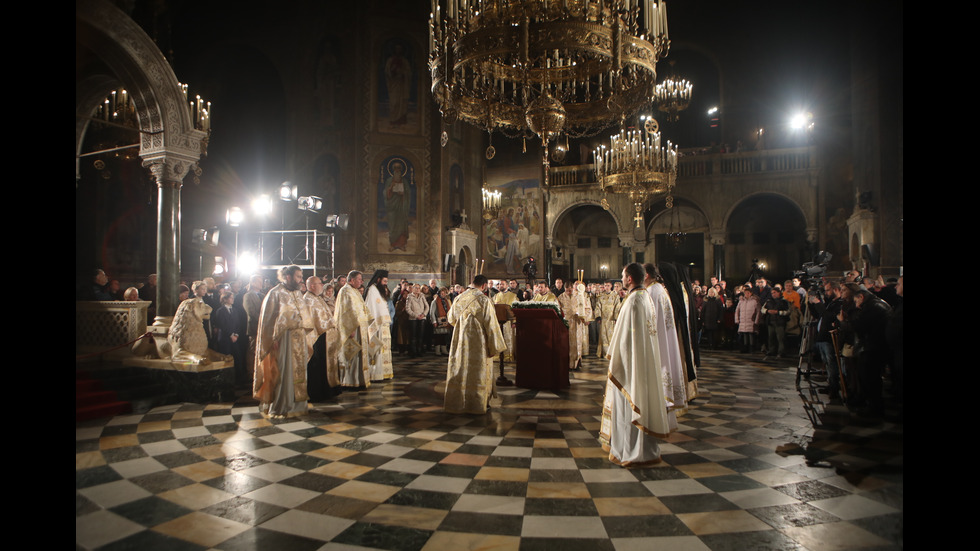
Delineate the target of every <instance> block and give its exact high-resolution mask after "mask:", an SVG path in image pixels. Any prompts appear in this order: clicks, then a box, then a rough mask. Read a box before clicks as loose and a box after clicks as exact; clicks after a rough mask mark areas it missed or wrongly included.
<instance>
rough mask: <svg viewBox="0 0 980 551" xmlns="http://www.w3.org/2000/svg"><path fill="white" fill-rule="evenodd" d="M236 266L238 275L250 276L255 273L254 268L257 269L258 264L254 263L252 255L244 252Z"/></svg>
mask: <svg viewBox="0 0 980 551" xmlns="http://www.w3.org/2000/svg"><path fill="white" fill-rule="evenodd" d="M237 266H238V273H240V274H252V273H255V270H256V268H258V267H259V263H258V261H256V259H255V255H254V254H252V253H250V252H246V253H242V254H241V255H239V257H238V263H237Z"/></svg>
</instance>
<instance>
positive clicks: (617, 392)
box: [599, 263, 670, 467]
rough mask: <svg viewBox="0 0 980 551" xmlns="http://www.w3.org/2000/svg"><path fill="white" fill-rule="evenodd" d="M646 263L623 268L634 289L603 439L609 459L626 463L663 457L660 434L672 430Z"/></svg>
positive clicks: (620, 333)
mask: <svg viewBox="0 0 980 551" xmlns="http://www.w3.org/2000/svg"><path fill="white" fill-rule="evenodd" d="M643 278H644V271H643V266H641V265H639V264H637V263H633V264H630V265H629V266H627V267H626V268H625V269H624V270H623V283H624V287H625V288H626V290H627V291H628V292H629V294H628V295H627V296H626V299H625V300H624V301H623V305H622V308H621V309H620V313H619V319H617V320H616V327H615V329H613V336H612V340H611V342H610V347H609V354H608V357H609V372H608V375H607V380H606V394H605V396H604V399H603V403H602V423H601V424H600V427H599V441H600V443H601V444H602V449H603V450H605V451H607V452H609V460H610V461H612V462H613V463H615V464H617V465H621V466H624V467H640V466H644V465H651V464H654V463H659V462H660V445H659V444H658V443H657V439H656V437H661V438H666V436H667V435H668V434H669V433H670V427H669V421H668V417H667V402H666V400H665V398H664V387H663V380H662V372H661V361H660V351H659V343H658V341H657V331H656V327H657V320H656V316H655V312H654V309H653V302H652V301H651V300H650V298H649V297H648V296H647V293H646V290H644V288H643Z"/></svg>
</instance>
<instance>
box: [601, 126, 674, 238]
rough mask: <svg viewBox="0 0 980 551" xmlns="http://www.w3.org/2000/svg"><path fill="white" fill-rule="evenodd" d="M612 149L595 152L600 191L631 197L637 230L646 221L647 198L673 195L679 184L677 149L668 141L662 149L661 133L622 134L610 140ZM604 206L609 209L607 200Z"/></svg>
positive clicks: (628, 131)
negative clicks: (645, 205)
mask: <svg viewBox="0 0 980 551" xmlns="http://www.w3.org/2000/svg"><path fill="white" fill-rule="evenodd" d="M609 141H610V145H609V147H608V148H607V147H606V146H605V145H600V146H599V147H597V148H596V149H595V152H594V156H595V173H596V180H598V182H599V188H600V189H601V190H602V191H603V193H606V192H612V193H622V194H626V195H628V196H629V199H630V202H632V203H633V209H634V211H635V213H634V216H633V219H634V220H635V221H636V227H638V228H639V227H641V226H640V223H641V222H642V221H643V204H644V203H645V202H646V200H647V198H648V197H650V196H652V195H655V194H658V193H667V198H668V201H670V199H671V197H670V194H671V192H672V190H673V189H674V186H675V185H676V183H677V146H676V145H672V144H671V143H670V141H669V140H668V141H667V144H666V145H665V146H662V145H661V142H660V133H659V132H643V131H640V130H636V129H629V130H622V131H620V133H619V134H616V135H614V136H612V137H610V139H609ZM602 206H603V207H604V208H606V209H607V210H608V209H609V203H608V202H607V201H606V198H605V197H603V199H602Z"/></svg>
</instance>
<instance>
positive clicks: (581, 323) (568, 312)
mask: <svg viewBox="0 0 980 551" xmlns="http://www.w3.org/2000/svg"><path fill="white" fill-rule="evenodd" d="M579 286H581V287H579ZM558 305H559V306H561V311H562V315H564V316H565V321H567V322H568V369H572V370H577V369H579V368H580V367H581V364H582V356H585V355H587V354H588V353H589V320H590V319H592V306H591V305H590V303H589V298H588V297H587V296H585V285H584V284H582V283H581V282H579V283H577V284H575V283H573V284H571V285H567V286H565V292H564V293H562V294H561V295H559V296H558Z"/></svg>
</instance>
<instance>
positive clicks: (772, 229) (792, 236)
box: [724, 194, 809, 283]
mask: <svg viewBox="0 0 980 551" xmlns="http://www.w3.org/2000/svg"><path fill="white" fill-rule="evenodd" d="M726 233H727V236H726V240H725V241H726V242H725V265H726V266H728V270H729V274H724V276H725V277H727V278H728V279H729V282H731V281H732V280H735V282H737V283H742V282H744V281H745V278H748V275H749V272H750V270H751V268H752V263H753V261H754V260H756V259H758V260H759V261H760V263H762V264H764V265H765V268H763V273H765V274H766V276H767V277H769V278H771V279H773V280H774V281H779V282H781V281H783V280H784V279H788V278H790V277H792V272H793V270H795V269H798V268H799V267H800V266H801V265H802V264H803V262H805V261H807V260H809V255H808V253H807V247H808V245H807V241H806V220H805V218H804V217H803V212H802V211H801V210H800V207H799V206H798V205H797V204H796V203H794V202H793V201H791V200H789V199H787V198H785V197H782V196H780V195H773V194H761V195H755V196H752V197H749V198H747V199H745V200H744V201H742V202H741V203H739V204H738V205H737V206H735V208H733V209H732V211H731V213H730V214H729V216H728V222H727V224H726Z"/></svg>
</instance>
